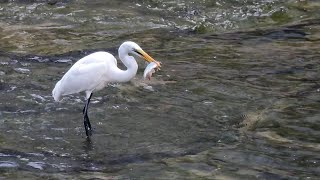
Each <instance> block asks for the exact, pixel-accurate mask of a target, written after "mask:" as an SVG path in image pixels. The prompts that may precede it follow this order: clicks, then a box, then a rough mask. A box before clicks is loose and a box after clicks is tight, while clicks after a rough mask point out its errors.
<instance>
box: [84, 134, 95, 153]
mask: <svg viewBox="0 0 320 180" xmlns="http://www.w3.org/2000/svg"><path fill="white" fill-rule="evenodd" d="M82 147H83V150H84V153H85V154H86V155H87V156H89V152H90V151H92V150H93V149H94V146H93V141H92V140H91V138H90V137H87V138H86V139H85V140H84V141H83V146H82Z"/></svg>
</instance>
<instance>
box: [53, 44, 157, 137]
mask: <svg viewBox="0 0 320 180" xmlns="http://www.w3.org/2000/svg"><path fill="white" fill-rule="evenodd" d="M131 55H135V56H138V57H141V58H143V59H144V60H146V61H148V62H155V63H157V65H158V67H160V63H159V62H157V61H155V60H154V59H153V58H152V57H150V56H149V55H148V54H147V53H146V52H144V51H143V50H142V49H141V48H140V46H139V45H137V44H136V43H134V42H131V41H127V42H124V43H123V44H121V46H120V47H119V58H120V60H121V61H122V62H123V64H124V65H125V66H126V67H127V69H126V70H121V69H119V68H118V67H117V60H116V58H115V57H114V56H113V55H112V54H110V53H108V52H95V53H92V54H89V55H87V56H85V57H83V58H81V59H80V60H78V61H77V62H76V63H75V64H74V65H73V66H72V67H71V68H70V69H69V70H68V71H67V72H66V73H65V75H64V76H63V77H62V78H61V80H60V81H58V82H57V84H56V85H55V87H54V89H53V91H52V96H53V98H54V100H55V101H60V100H61V99H62V96H65V95H69V94H74V93H79V92H83V91H84V92H86V99H87V101H86V104H85V106H84V109H83V115H84V126H85V130H86V134H87V136H89V135H91V125H90V121H89V117H88V115H87V110H88V105H89V102H90V98H91V96H92V93H93V92H95V91H98V90H101V89H103V88H104V87H105V86H106V85H107V84H108V83H110V82H127V81H130V80H131V79H132V78H133V77H134V76H135V75H136V73H137V70H138V64H137V62H136V60H135V59H134V57H133V56H131Z"/></svg>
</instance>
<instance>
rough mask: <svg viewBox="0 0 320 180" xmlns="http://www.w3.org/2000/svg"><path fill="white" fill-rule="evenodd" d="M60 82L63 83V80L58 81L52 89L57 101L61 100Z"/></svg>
mask: <svg viewBox="0 0 320 180" xmlns="http://www.w3.org/2000/svg"><path fill="white" fill-rule="evenodd" d="M60 84H61V81H58V82H57V84H56V86H55V87H54V89H53V90H52V97H53V98H54V100H55V101H60V100H61V92H60Z"/></svg>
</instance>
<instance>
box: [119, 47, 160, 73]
mask: <svg viewBox="0 0 320 180" xmlns="http://www.w3.org/2000/svg"><path fill="white" fill-rule="evenodd" d="M121 46H125V48H126V49H127V50H128V53H130V54H132V55H135V56H137V57H140V58H142V59H144V60H145V61H147V62H149V63H151V62H155V63H156V64H157V68H158V69H159V68H160V67H161V63H160V62H158V61H156V60H154V59H153V58H152V57H151V56H149V54H147V53H146V52H145V51H144V50H142V48H141V47H140V46H139V45H138V44H137V43H135V42H132V41H126V42H124V43H123V44H122V45H121Z"/></svg>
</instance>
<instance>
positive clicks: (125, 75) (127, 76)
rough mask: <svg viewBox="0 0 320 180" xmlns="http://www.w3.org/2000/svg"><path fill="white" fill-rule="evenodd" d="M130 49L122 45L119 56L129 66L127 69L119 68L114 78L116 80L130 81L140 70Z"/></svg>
mask: <svg viewBox="0 0 320 180" xmlns="http://www.w3.org/2000/svg"><path fill="white" fill-rule="evenodd" d="M128 53H129V52H128V50H127V49H125V48H122V46H120V48H119V58H120V60H121V61H122V63H123V64H124V65H125V66H126V67H127V70H121V69H119V70H118V71H116V73H115V74H114V79H115V81H116V82H128V81H130V80H131V79H132V78H133V77H134V76H135V75H136V74H137V71H138V64H137V61H136V60H135V59H134V57H132V56H129V55H128Z"/></svg>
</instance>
